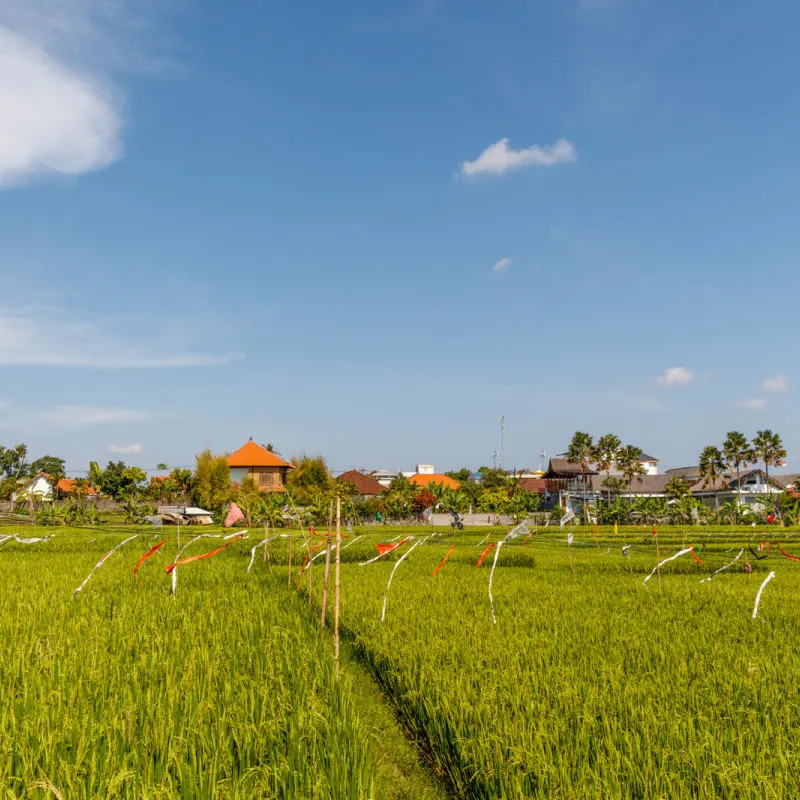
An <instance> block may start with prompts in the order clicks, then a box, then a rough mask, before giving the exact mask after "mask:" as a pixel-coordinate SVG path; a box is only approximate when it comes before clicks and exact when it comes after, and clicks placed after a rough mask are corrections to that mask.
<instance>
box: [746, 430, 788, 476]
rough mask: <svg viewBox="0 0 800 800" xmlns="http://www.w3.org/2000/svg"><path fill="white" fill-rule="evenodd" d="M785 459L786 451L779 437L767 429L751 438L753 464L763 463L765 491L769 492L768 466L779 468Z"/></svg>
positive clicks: (757, 432)
mask: <svg viewBox="0 0 800 800" xmlns="http://www.w3.org/2000/svg"><path fill="white" fill-rule="evenodd" d="M784 458H786V450H785V449H784V447H783V442H782V441H781V437H780V436H778V434H777V433H773V432H772V431H771V430H769V429H767V430H764V431H756V435H755V436H754V437H753V454H752V459H753V463H758V462H759V461H763V462H764V474H765V476H766V483H767V491H769V468H770V466H776V467H780V466H782V465H783V459H784Z"/></svg>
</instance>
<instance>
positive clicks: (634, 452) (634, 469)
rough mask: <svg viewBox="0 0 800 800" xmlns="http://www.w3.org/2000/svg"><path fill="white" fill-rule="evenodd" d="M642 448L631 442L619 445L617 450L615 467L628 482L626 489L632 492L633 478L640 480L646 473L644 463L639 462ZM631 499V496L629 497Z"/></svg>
mask: <svg viewBox="0 0 800 800" xmlns="http://www.w3.org/2000/svg"><path fill="white" fill-rule="evenodd" d="M641 457H642V449H641V447H636V446H634V445H632V444H626V445H625V446H624V447H620V449H619V451H618V452H617V468H618V469H619V471H620V472H621V473H622V477H623V478H625V482H626V483H627V484H628V491H629V492H630V493H631V494H633V479H634V478H636V480H638V481H639V483H641V482H642V477H643V476H644V475H645V474H646V471H645V468H644V464H642V462H641ZM630 499H631V500H632V499H633V498H630Z"/></svg>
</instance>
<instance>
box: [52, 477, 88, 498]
mask: <svg viewBox="0 0 800 800" xmlns="http://www.w3.org/2000/svg"><path fill="white" fill-rule="evenodd" d="M58 490H59V491H60V492H65V493H66V494H72V492H74V491H75V478H61V480H60V481H59V482H58ZM86 494H97V492H96V491H95V488H94V486H87V487H86Z"/></svg>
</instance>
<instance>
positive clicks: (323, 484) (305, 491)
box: [286, 456, 333, 505]
mask: <svg viewBox="0 0 800 800" xmlns="http://www.w3.org/2000/svg"><path fill="white" fill-rule="evenodd" d="M292 464H294V466H295V468H294V469H293V470H290V472H289V475H288V477H287V478H286V489H287V490H288V491H289V492H290V493H291V495H292V498H293V499H294V501H295V503H298V504H300V505H303V504H305V503H308V502H311V501H312V500H314V498H315V497H317V496H319V495H325V494H326V493H328V492H330V491H331V490H332V489H333V478H332V477H331V474H330V472H329V471H328V465H327V463H326V462H325V459H324V458H323V457H322V456H302V457H300V458H297V459H292Z"/></svg>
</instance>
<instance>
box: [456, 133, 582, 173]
mask: <svg viewBox="0 0 800 800" xmlns="http://www.w3.org/2000/svg"><path fill="white" fill-rule="evenodd" d="M508 142H509V139H508V137H505V138H503V139H500V141H499V142H495V143H494V144H492V145H489V147H487V148H486V149H485V150H484V151H483V152H482V153H481V154H480V155H479V156H478V158H477V159H475V161H464V162H463V163H462V164H461V166H460V167H459V172H460V173H461V174H462V175H466V176H473V175H486V174H488V175H502V174H503V173H504V172H507V171H508V170H510V169H518V168H519V167H551V166H553V165H554V164H561V163H563V162H567V161H575V159H576V157H577V156H576V153H575V147H574V145H573V144H572V142H570V141H568V140H567V139H558V140H557V141H556V142H555V143H554V144H553V145H552V146H550V147H547V146H545V147H541V146H539V145H538V144H535V145H532V146H531V147H525V148H523V149H522V150H511V149H509V147H508Z"/></svg>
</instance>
